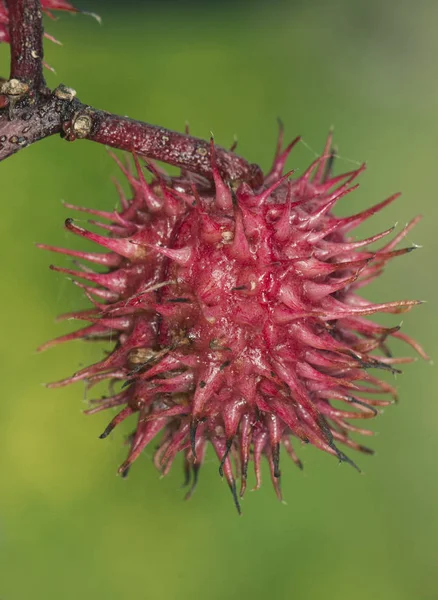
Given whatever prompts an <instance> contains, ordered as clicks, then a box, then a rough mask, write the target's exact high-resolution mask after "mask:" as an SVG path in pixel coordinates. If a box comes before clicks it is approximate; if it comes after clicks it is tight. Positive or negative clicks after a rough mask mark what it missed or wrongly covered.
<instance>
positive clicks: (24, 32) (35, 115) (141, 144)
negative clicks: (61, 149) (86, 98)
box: [0, 0, 263, 188]
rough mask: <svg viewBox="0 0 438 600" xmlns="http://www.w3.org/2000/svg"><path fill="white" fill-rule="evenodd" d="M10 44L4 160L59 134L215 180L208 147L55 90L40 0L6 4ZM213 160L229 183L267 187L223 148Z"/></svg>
mask: <svg viewBox="0 0 438 600" xmlns="http://www.w3.org/2000/svg"><path fill="white" fill-rule="evenodd" d="M7 5H8V9H9V34H10V40H11V79H10V80H9V81H6V82H4V83H3V84H2V85H0V94H1V95H0V161H2V160H4V159H5V158H7V157H9V156H11V155H12V154H14V153H16V152H18V151H19V150H21V149H22V148H24V147H26V146H29V145H30V144H33V143H35V142H37V141H39V140H41V139H44V138H46V137H48V136H51V135H54V134H60V135H61V137H63V138H65V139H66V140H68V141H74V140H76V139H88V140H90V141H94V142H97V143H100V144H105V145H107V146H111V147H112V148H118V149H120V150H127V151H129V152H132V151H135V152H136V153H137V154H139V155H142V156H144V157H145V158H152V159H155V160H159V161H163V162H165V163H167V164H171V165H174V166H176V167H181V168H182V169H185V170H187V171H191V172H193V173H197V174H199V175H202V176H204V177H206V178H207V179H210V180H212V179H213V172H212V155H211V153H212V150H211V146H210V143H209V142H207V141H205V140H202V139H200V138H196V137H193V136H190V135H187V134H182V133H177V132H175V131H171V130H169V129H165V128H163V127H157V126H155V125H150V124H148V123H143V122H141V121H136V120H134V119H129V118H127V117H121V116H118V115H114V114H111V113H108V112H105V111H102V110H99V109H96V108H93V107H91V106H88V105H86V104H83V103H82V102H80V101H79V100H78V99H77V98H76V97H75V96H76V92H75V91H74V90H73V89H71V88H68V87H66V86H64V85H60V86H58V87H57V88H56V89H55V90H54V91H53V92H52V91H50V90H49V89H47V87H46V85H45V81H44V77H43V72H42V65H43V43H42V40H43V25H42V16H41V6H40V0H7ZM214 153H215V157H214V161H215V165H216V166H217V168H218V170H219V172H220V174H221V175H222V177H223V178H224V179H225V180H226V181H229V182H247V183H248V184H249V185H251V186H252V187H254V188H257V187H260V186H261V185H262V183H263V173H262V171H261V169H260V167H258V165H253V164H249V163H248V162H247V161H246V160H244V159H243V158H241V157H240V156H237V155H236V154H234V153H233V152H231V151H227V150H225V149H224V148H221V147H220V146H215V147H214Z"/></svg>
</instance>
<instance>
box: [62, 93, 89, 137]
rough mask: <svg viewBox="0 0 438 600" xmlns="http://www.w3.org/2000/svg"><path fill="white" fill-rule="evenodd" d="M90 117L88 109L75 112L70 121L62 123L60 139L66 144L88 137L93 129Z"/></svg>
mask: <svg viewBox="0 0 438 600" xmlns="http://www.w3.org/2000/svg"><path fill="white" fill-rule="evenodd" d="M71 100H73V98H72V99H71ZM92 116H93V112H92V111H90V110H88V109H85V110H79V111H77V112H75V113H74V115H73V116H72V118H71V119H69V120H67V121H64V122H63V123H62V134H61V135H62V137H64V139H66V140H67V142H74V141H75V140H77V139H79V140H80V139H84V138H86V137H88V135H89V134H90V133H91V130H92V128H93V118H92Z"/></svg>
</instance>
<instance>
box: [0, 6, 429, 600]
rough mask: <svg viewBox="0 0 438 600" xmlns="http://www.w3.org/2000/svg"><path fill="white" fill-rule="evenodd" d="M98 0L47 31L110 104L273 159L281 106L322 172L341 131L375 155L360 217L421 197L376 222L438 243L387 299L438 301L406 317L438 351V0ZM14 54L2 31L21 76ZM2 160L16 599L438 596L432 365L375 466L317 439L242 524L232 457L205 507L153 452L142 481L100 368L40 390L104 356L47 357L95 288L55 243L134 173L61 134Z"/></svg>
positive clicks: (404, 261) (8, 594)
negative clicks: (104, 391)
mask: <svg viewBox="0 0 438 600" xmlns="http://www.w3.org/2000/svg"><path fill="white" fill-rule="evenodd" d="M84 4H85V3H84V2H83V5H84ZM118 6H119V7H118ZM87 7H88V9H89V10H93V11H95V12H98V13H100V14H101V16H102V18H103V24H102V26H101V27H100V26H99V25H98V24H97V23H96V22H95V21H93V20H92V19H88V18H86V17H80V16H78V17H70V16H68V15H64V16H63V17H62V19H60V20H59V21H56V22H47V24H46V26H47V29H48V30H49V31H50V33H52V34H53V35H55V36H56V37H58V38H59V39H61V40H62V41H63V43H64V46H63V47H61V48H60V47H57V46H53V45H52V44H50V45H49V44H47V49H46V58H47V60H48V62H49V63H50V64H51V65H53V66H54V67H55V68H56V71H57V75H53V74H49V75H48V80H49V83H50V85H52V86H55V85H56V84H57V83H59V82H60V81H62V82H64V83H65V84H67V85H70V86H72V87H74V88H76V89H77V91H78V96H79V97H80V98H81V99H82V100H83V101H85V102H89V103H90V104H92V105H95V106H98V107H101V108H105V109H108V110H110V111H113V112H117V113H122V114H127V115H130V116H131V117H137V118H140V119H144V120H147V121H149V122H152V123H156V124H160V125H164V126H167V127H171V128H174V129H178V130H182V129H183V127H184V123H185V121H186V120H188V121H189V122H190V125H191V129H192V132H193V133H194V134H195V135H199V136H202V137H208V136H209V135H210V131H213V132H214V134H215V137H216V140H217V142H218V143H220V144H223V145H229V144H231V142H232V140H233V136H234V134H238V138H239V148H238V150H239V152H240V153H241V154H242V155H244V156H246V157H247V158H248V159H249V160H251V161H254V162H259V163H260V164H261V165H262V166H263V167H264V168H267V167H268V166H269V164H270V160H271V158H272V155H273V150H274V146H275V139H276V118H277V116H281V117H282V119H283V121H284V122H285V125H286V133H287V137H288V138H292V136H295V135H296V134H298V133H300V134H302V135H303V137H304V142H305V143H303V144H301V145H299V146H298V148H297V150H296V151H294V154H293V156H292V158H291V159H290V161H289V166H290V167H291V168H294V167H295V168H299V169H301V170H302V169H303V168H304V167H305V166H306V165H307V164H309V162H310V161H311V160H312V159H313V158H314V156H315V152H317V151H319V150H320V149H321V148H322V146H323V143H324V139H325V136H326V133H327V131H328V129H329V127H330V126H331V125H334V126H335V138H336V142H337V144H338V147H339V154H340V156H341V157H342V158H340V159H339V160H338V163H337V170H338V172H340V171H342V170H350V169H351V168H352V167H354V165H355V164H357V161H362V160H366V161H367V162H368V165H369V169H368V171H367V172H366V173H365V175H364V176H362V178H361V179H362V180H361V188H360V190H359V191H358V192H356V193H355V194H354V195H352V196H348V197H347V198H346V199H345V200H344V201H343V204H342V205H341V206H340V207H339V210H340V211H341V212H345V213H351V212H356V211H359V210H360V209H361V208H364V207H365V206H369V205H370V204H371V203H374V202H377V201H379V200H381V199H383V198H384V197H386V196H388V195H389V194H391V193H392V192H394V191H398V190H402V191H403V196H402V197H401V199H400V200H399V201H398V202H397V203H396V204H395V205H393V206H391V207H389V208H388V209H386V210H385V212H384V213H382V214H380V215H379V216H376V217H374V218H373V220H372V221H371V222H370V223H368V224H367V226H366V227H364V228H363V230H362V231H363V232H364V233H369V234H371V232H377V231H381V230H383V229H386V228H387V227H389V226H391V225H392V224H394V223H395V222H398V224H399V227H402V226H403V225H404V224H405V223H406V222H407V221H408V220H409V219H410V218H411V217H412V216H414V215H415V214H418V213H421V214H423V215H424V217H425V218H424V220H423V221H422V222H421V223H420V224H419V225H418V226H417V227H416V229H415V231H414V232H412V233H411V234H409V236H408V240H407V242H408V244H411V243H417V244H421V245H422V246H424V248H423V249H421V250H418V251H417V252H413V253H411V254H409V255H407V256H405V257H403V258H401V259H396V260H395V261H394V262H393V264H391V265H390V266H389V268H388V269H387V272H386V274H385V277H384V278H383V279H382V280H381V281H379V282H377V283H375V284H373V285H372V286H370V288H369V290H368V291H367V296H368V297H369V298H370V299H373V300H377V299H379V300H381V301H389V300H395V299H401V298H421V299H426V300H428V304H425V305H423V306H421V307H418V308H417V309H415V310H414V311H413V312H412V313H410V314H408V315H406V316H404V318H403V330H404V331H405V332H407V333H408V334H410V335H412V336H414V337H415V338H417V339H418V340H420V341H421V343H422V344H423V345H424V346H425V348H426V349H427V351H428V352H429V353H430V355H431V356H432V357H434V356H436V354H437V346H438V342H437V317H436V314H437V313H436V301H437V295H438V294H437V291H438V284H437V281H436V260H437V258H436V257H437V255H438V235H437V231H436V230H437V224H438V201H437V197H436V195H437V186H436V175H437V166H436V165H437V160H438V153H437V134H438V121H437V114H438V113H437V104H438V77H437V62H438V61H437V55H438V39H437V36H436V24H437V22H438V5H437V4H436V2H434V1H430V2H427V0H419V1H417V2H415V3H407V2H400V1H395V0H394V1H393V2H391V1H385V0H381V1H377V0H375V1H373V2H367V3H364V2H359V1H351V0H345V1H342V0H339V1H333V0H327V2H323V1H321V2H320V3H317V2H311V1H307V2H305V1H304V0H303V1H302V2H281V1H274V0H270V1H269V2H264V3H256V2H240V3H239V2H234V3H230V2H227V3H214V2H204V3H202V2H197V3H195V4H192V3H187V2H183V1H181V2H179V3H170V2H162V3H158V2H155V3H151V4H150V3H146V2H144V3H142V2H137V3H126V4H124V3H122V2H120V3H105V2H103V1H101V2H97V1H95V2H93V0H89V2H87ZM7 60H8V55H7V49H6V48H4V47H2V48H0V61H1V64H2V68H1V71H2V73H1V74H3V75H5V74H7V71H8V65H7ZM0 169H1V181H2V198H3V202H2V215H1V220H0V231H1V236H0V240H1V249H2V252H3V255H4V256H5V260H4V261H3V263H2V265H1V281H2V284H1V285H2V290H3V293H2V300H1V307H2V310H1V312H0V321H1V325H0V327H1V331H2V336H1V338H0V352H1V363H2V368H3V377H2V388H3V389H2V401H1V404H0V414H1V419H0V457H1V458H0V462H1V468H0V478H1V494H0V553H1V555H0V597H1V598H2V600H27V599H28V598H37V599H39V598H41V599H47V600H49V599H65V600H73V599H75V600H76V599H79V598H80V599H81V600H88V599H96V598H108V599H109V600H112V599H114V600H119V599H122V598H128V597H136V598H139V599H143V598H145V599H153V598H169V599H174V598H175V599H181V600H185V599H189V598H190V599H191V600H192V599H197V598H209V599H211V600H216V599H217V600H219V599H221V600H222V599H223V598H232V599H234V598H236V599H237V598H240V599H242V598H253V599H259V598H260V599H262V598H267V597H269V598H276V599H279V600H283V599H284V600H286V599H290V598H294V599H297V600H314V599H316V600H319V599H322V598H324V599H330V600H331V599H332V598H333V599H334V598H336V599H337V600H343V599H349V600H350V599H353V600H369V599H370V598H377V599H380V598H385V599H386V600H414V599H415V600H417V599H418V600H433V599H436V598H438V583H437V579H436V573H437V566H438V564H437V563H438V560H437V556H438V553H437V533H438V531H437V529H438V527H437V504H438V483H437V475H436V463H437V456H438V453H437V450H438V447H437V420H438V408H437V399H436V387H437V374H436V370H435V368H434V367H433V365H431V364H428V363H425V362H423V361H418V362H417V363H415V364H412V365H407V366H406V368H405V369H404V371H405V372H404V374H403V375H401V376H398V378H397V385H398V388H399V391H400V398H401V401H400V404H399V405H398V406H396V407H390V408H388V409H387V410H386V411H385V414H384V415H383V416H381V417H379V418H378V420H377V422H376V424H375V428H376V431H378V432H379V433H380V435H379V436H377V437H376V438H375V439H374V440H372V442H373V447H374V448H375V449H376V451H377V456H375V457H374V458H370V457H367V456H359V457H357V456H356V457H354V458H355V460H356V459H357V461H358V462H359V464H360V465H361V467H362V468H363V470H364V474H363V475H358V474H357V473H356V472H355V471H354V470H353V469H350V468H349V467H348V465H345V464H344V465H341V466H338V464H337V462H336V460H334V459H333V458H332V457H329V456H325V455H323V454H322V453H319V452H317V451H315V450H314V449H312V448H304V449H302V450H301V452H300V456H301V458H302V459H303V461H304V464H305V469H304V472H303V473H301V472H299V471H298V470H297V469H296V468H295V467H294V465H292V464H289V462H287V460H286V459H284V460H283V462H282V471H283V488H284V495H285V499H286V501H287V505H282V504H280V503H278V502H277V500H276V498H275V495H274V493H273V491H272V489H271V484H270V481H269V476H268V474H267V473H266V472H265V473H264V475H265V478H264V479H265V481H264V485H263V487H262V489H261V490H260V491H259V492H255V493H247V496H246V497H245V500H244V503H243V510H244V515H243V517H242V518H238V516H237V515H236V514H235V510H234V507H233V504H232V500H231V497H230V494H229V491H228V488H227V486H226V484H225V483H224V482H222V481H221V480H220V478H219V476H218V474H217V461H216V459H214V457H213V455H212V453H211V452H210V454H209V460H208V461H207V464H206V466H205V468H204V469H203V471H202V474H201V480H200V484H199V487H198V490H197V493H196V494H195V496H194V497H193V499H192V500H191V501H190V502H184V501H183V500H182V497H183V492H182V491H181V490H180V489H179V486H180V484H181V482H182V473H181V471H180V468H179V467H180V464H176V465H175V467H174V468H173V471H172V472H171V474H170V475H169V476H168V477H167V478H165V479H163V480H160V478H159V476H158V474H157V472H156V471H155V470H154V468H153V466H152V464H151V451H148V452H146V453H145V456H143V457H142V458H141V459H140V460H139V461H138V462H137V464H136V465H135V468H134V469H133V470H132V472H131V474H130V477H129V478H128V479H127V480H126V481H123V480H121V479H120V478H118V477H116V475H115V472H116V467H117V465H118V464H119V463H120V462H121V461H122V460H123V458H124V456H125V452H126V449H125V448H124V447H123V445H122V442H123V433H122V432H116V433H114V434H113V436H112V437H110V438H109V439H107V440H106V441H100V440H99V439H98V435H99V434H100V433H101V431H102V430H103V428H104V426H105V425H106V423H107V421H108V420H109V415H108V414H100V415H97V416H94V417H86V416H84V415H83V414H82V410H83V408H84V407H85V400H84V389H83V386H81V385H76V386H73V387H71V388H68V389H61V390H52V391H50V390H47V389H46V388H45V387H43V386H42V385H41V384H42V383H44V382H46V381H50V380H54V379H59V378H61V377H64V376H67V375H68V374H70V373H71V372H73V371H75V370H76V369H77V368H78V367H79V366H80V365H85V364H88V363H90V362H92V361H95V360H97V359H98V357H99V356H101V353H102V348H101V347H100V348H99V347H97V345H95V346H93V345H87V344H82V343H77V344H71V345H69V346H62V347H59V348H58V349H56V350H52V351H48V352H47V353H44V354H41V355H38V354H36V353H35V348H36V347H37V346H38V345H39V344H41V343H42V342H44V341H45V340H47V339H50V338H52V337H55V336H57V335H60V334H61V333H63V332H65V331H67V328H68V326H69V324H68V323H67V324H62V323H61V324H56V323H54V317H55V315H56V314H59V313H62V312H67V311H70V310H74V309H77V308H80V307H84V306H86V302H85V301H84V299H83V298H82V296H81V294H80V293H78V290H77V289H76V288H74V287H73V286H72V284H71V282H70V281H68V280H66V278H65V277H64V276H62V275H60V274H56V273H53V272H50V271H49V270H48V268H47V266H48V264H49V263H50V262H52V261H54V262H57V264H65V265H66V264H68V260H67V259H66V260H64V261H63V259H62V258H60V257H56V256H55V257H52V256H50V255H49V254H47V253H45V252H42V251H39V250H37V249H36V248H35V247H34V245H33V243H34V242H46V243H51V244H55V245H56V244H58V245H65V246H69V247H78V246H79V243H78V240H75V239H72V237H71V236H69V235H67V234H66V233H65V232H64V230H63V221H64V219H65V218H66V217H67V216H75V215H71V212H70V211H66V210H65V209H64V208H63V207H62V204H61V202H60V200H61V199H64V200H66V201H68V202H72V203H77V204H80V205H81V204H84V205H87V206H90V207H96V208H98V207H101V208H104V209H112V208H113V207H114V206H115V203H116V194H115V191H114V189H113V186H112V183H111V181H110V178H111V176H112V175H115V174H116V172H117V170H116V167H115V166H114V164H113V162H112V161H111V160H110V159H109V158H108V156H107V154H106V152H105V149H104V148H103V147H100V146H98V145H93V144H90V143H88V142H77V143H74V144H67V143H65V142H62V141H61V140H60V139H50V140H46V141H44V142H42V143H40V144H38V145H36V146H34V147H31V148H29V149H27V150H26V151H25V152H22V153H20V154H19V155H16V156H14V157H12V158H11V159H9V160H8V161H7V162H5V163H3V164H2V165H1V167H0ZM399 322H400V319H399V318H398V317H397V316H395V317H392V318H387V319H385V323H388V324H389V323H391V324H394V325H395V324H398V323H399ZM396 350H397V351H398V352H400V351H401V348H400V347H397V348H396Z"/></svg>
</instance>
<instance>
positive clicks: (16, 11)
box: [6, 0, 45, 90]
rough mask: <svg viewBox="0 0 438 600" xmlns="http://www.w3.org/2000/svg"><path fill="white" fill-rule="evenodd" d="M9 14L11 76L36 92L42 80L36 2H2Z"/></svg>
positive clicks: (39, 29)
mask: <svg viewBox="0 0 438 600" xmlns="http://www.w3.org/2000/svg"><path fill="white" fill-rule="evenodd" d="M6 4H7V7H8V11H9V36H10V43H11V76H10V79H18V80H19V81H22V82H25V83H27V84H28V85H29V86H30V87H31V88H32V89H34V90H39V89H40V88H41V87H42V86H44V85H45V82H44V77H43V34H44V30H43V22H42V12H41V6H40V2H39V0H6Z"/></svg>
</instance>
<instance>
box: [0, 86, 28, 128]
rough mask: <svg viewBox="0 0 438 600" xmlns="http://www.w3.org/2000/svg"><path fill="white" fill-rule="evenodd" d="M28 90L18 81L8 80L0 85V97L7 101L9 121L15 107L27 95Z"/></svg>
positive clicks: (12, 116)
mask: <svg viewBox="0 0 438 600" xmlns="http://www.w3.org/2000/svg"><path fill="white" fill-rule="evenodd" d="M29 90H30V87H29V85H28V84H27V83H25V82H24V81H20V80H19V79H9V80H8V81H4V82H3V83H2V84H1V85H0V95H1V96H6V98H7V99H8V105H9V120H10V121H12V119H13V118H14V108H15V105H16V104H17V102H18V101H19V100H22V99H23V98H24V97H25V96H26V95H27V94H28V93H29Z"/></svg>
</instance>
